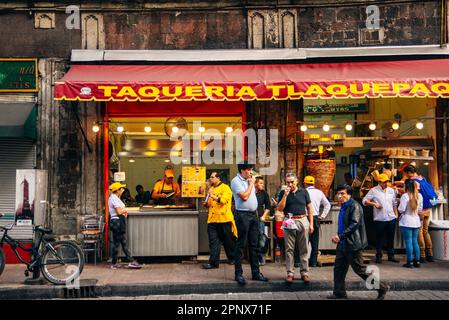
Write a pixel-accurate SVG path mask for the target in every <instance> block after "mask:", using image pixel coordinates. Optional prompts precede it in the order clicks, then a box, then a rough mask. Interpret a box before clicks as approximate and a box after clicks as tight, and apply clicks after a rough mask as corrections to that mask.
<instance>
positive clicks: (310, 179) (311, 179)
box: [304, 176, 315, 184]
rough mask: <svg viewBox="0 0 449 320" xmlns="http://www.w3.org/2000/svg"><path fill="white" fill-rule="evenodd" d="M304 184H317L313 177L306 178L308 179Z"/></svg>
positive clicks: (305, 179)
mask: <svg viewBox="0 0 449 320" xmlns="http://www.w3.org/2000/svg"><path fill="white" fill-rule="evenodd" d="M304 183H307V184H315V178H314V177H312V176H306V177H305V178H304Z"/></svg>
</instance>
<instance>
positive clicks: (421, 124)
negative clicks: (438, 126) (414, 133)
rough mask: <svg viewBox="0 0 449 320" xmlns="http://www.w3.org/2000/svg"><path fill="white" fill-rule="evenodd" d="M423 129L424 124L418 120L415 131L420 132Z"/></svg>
mask: <svg viewBox="0 0 449 320" xmlns="http://www.w3.org/2000/svg"><path fill="white" fill-rule="evenodd" d="M423 128H424V123H423V122H422V121H421V120H419V121H418V122H417V123H416V129H418V130H422V129H423Z"/></svg>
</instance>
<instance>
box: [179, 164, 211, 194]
mask: <svg viewBox="0 0 449 320" xmlns="http://www.w3.org/2000/svg"><path fill="white" fill-rule="evenodd" d="M205 195H206V167H196V166H185V167H182V197H183V198H184V197H188V198H203V197H204V196H205Z"/></svg>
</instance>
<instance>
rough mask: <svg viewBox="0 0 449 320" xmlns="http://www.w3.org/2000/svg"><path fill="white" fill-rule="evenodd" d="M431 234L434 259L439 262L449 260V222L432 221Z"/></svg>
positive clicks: (430, 225)
mask: <svg viewBox="0 0 449 320" xmlns="http://www.w3.org/2000/svg"><path fill="white" fill-rule="evenodd" d="M429 233H430V237H431V238H432V246H433V257H434V258H435V259H438V260H449V250H448V242H449V220H435V221H430V224H429Z"/></svg>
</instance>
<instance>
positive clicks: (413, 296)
mask: <svg viewBox="0 0 449 320" xmlns="http://www.w3.org/2000/svg"><path fill="white" fill-rule="evenodd" d="M331 293H332V292H331V291H315V292H259V293H228V294H207V295H206V294H186V295H149V296H141V297H102V298H97V299H89V300H327V298H326V297H327V296H329V295H330V294H331ZM376 296H377V293H376V292H373V291H350V292H348V297H349V299H351V300H372V299H375V298H376ZM385 300H449V291H430V290H418V291H391V292H389V293H388V294H387V296H386V298H385Z"/></svg>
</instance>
